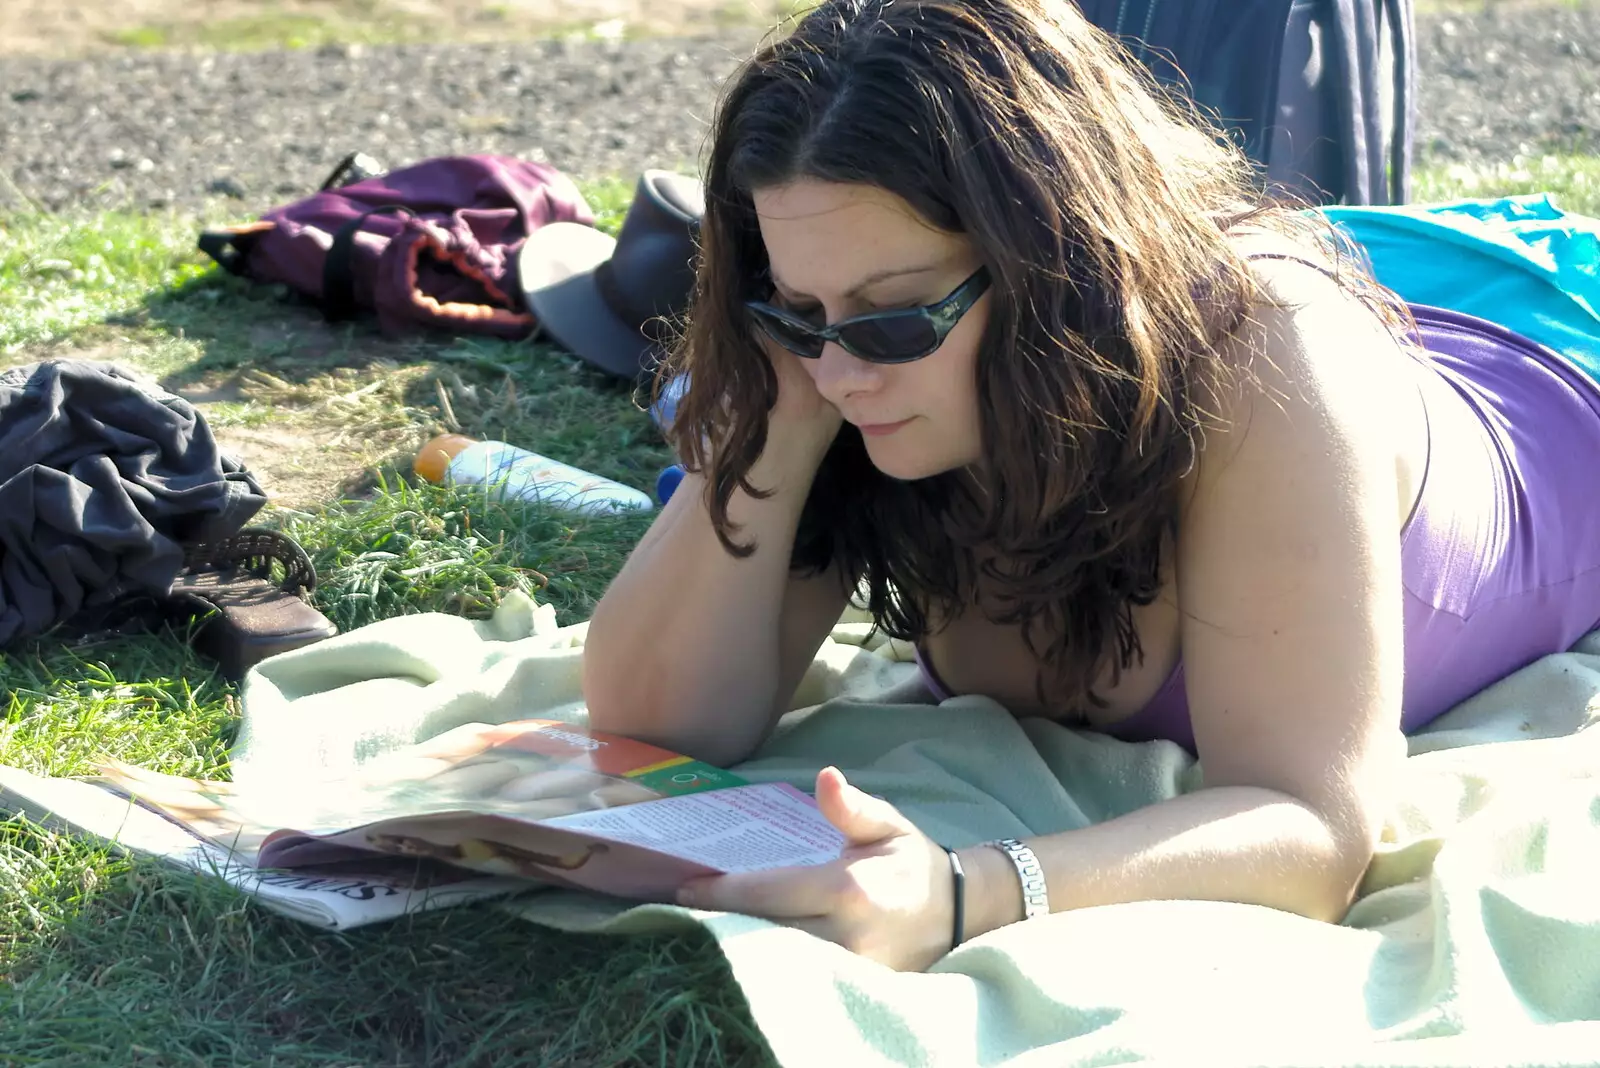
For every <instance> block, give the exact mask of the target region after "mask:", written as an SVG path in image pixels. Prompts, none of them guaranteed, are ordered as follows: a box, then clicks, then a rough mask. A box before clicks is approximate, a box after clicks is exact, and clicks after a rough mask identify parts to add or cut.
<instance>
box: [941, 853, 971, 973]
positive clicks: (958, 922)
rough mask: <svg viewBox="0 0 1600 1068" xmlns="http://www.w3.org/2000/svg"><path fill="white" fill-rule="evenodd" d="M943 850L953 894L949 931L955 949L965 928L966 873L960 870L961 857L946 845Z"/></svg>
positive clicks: (951, 943) (952, 947)
mask: <svg viewBox="0 0 1600 1068" xmlns="http://www.w3.org/2000/svg"><path fill="white" fill-rule="evenodd" d="M944 851H945V853H946V854H948V855H949V857H950V888H951V890H952V891H953V892H954V894H955V918H954V920H953V921H952V924H951V932H950V948H951V949H955V948H956V947H957V946H959V945H960V944H961V936H962V935H964V934H965V933H966V930H967V873H966V872H964V871H962V870H961V858H960V857H958V856H956V851H955V850H954V849H951V848H950V847H949V846H946V847H945V849H944Z"/></svg>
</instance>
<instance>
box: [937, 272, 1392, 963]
mask: <svg viewBox="0 0 1600 1068" xmlns="http://www.w3.org/2000/svg"><path fill="white" fill-rule="evenodd" d="M1271 285H1272V292H1273V293H1274V294H1275V295H1276V296H1277V298H1278V300H1279V302H1280V303H1282V304H1285V305H1291V306H1287V307H1271V306H1269V307H1265V308H1262V309H1260V310H1259V312H1258V314H1257V317H1256V318H1257V322H1256V323H1255V324H1254V325H1253V326H1252V327H1250V328H1248V329H1247V330H1246V331H1245V332H1244V333H1243V334H1241V336H1240V337H1239V338H1238V339H1237V343H1236V344H1235V345H1234V346H1233V351H1232V352H1230V353H1228V354H1227V356H1228V358H1229V359H1230V360H1242V361H1245V366H1246V368H1247V370H1248V371H1249V373H1250V376H1251V377H1248V378H1247V379H1246V380H1245V381H1244V382H1242V383H1241V384H1240V385H1238V386H1237V387H1236V388H1234V389H1232V390H1230V391H1229V392H1228V393H1227V395H1226V396H1224V397H1223V398H1222V399H1221V403H1220V405H1219V407H1221V408H1222V414H1223V416H1224V419H1225V421H1226V427H1227V429H1224V430H1217V431H1212V432H1210V433H1209V434H1208V435H1207V438H1206V441H1205V450H1204V455H1203V456H1202V459H1201V462H1200V464H1199V465H1198V468H1197V472H1196V474H1195V475H1194V476H1193V485H1192V486H1191V487H1190V490H1189V492H1188V494H1187V497H1186V504H1185V508H1184V511H1183V514H1182V516H1181V523H1180V532H1179V545H1178V557H1177V575H1178V579H1177V581H1178V600H1179V604H1180V606H1181V608H1182V611H1183V624H1182V627H1183V629H1182V648H1183V658H1184V665H1185V677H1186V683H1187V689H1188V699H1189V708H1190V715H1191V718H1192V721H1193V725H1194V730H1195V738H1196V744H1197V748H1198V754H1199V758H1200V763H1201V766H1202V769H1203V772H1204V788H1203V789H1201V790H1199V791H1197V792H1195V793H1192V794H1188V795H1184V796H1181V797H1178V798H1175V799H1172V800H1169V801H1166V802H1163V803H1160V804H1157V805H1154V806H1151V807H1149V808H1146V809H1143V810H1140V811H1136V812H1132V813H1129V814H1127V815H1125V816H1122V817H1120V818H1118V819H1114V820H1110V821H1108V822H1106V823H1103V824H1100V825H1097V826H1094V827H1089V828H1085V829H1083V830H1078V831H1070V832H1066V833H1063V834H1057V835H1050V836H1044V837H1041V838H1038V839H1035V840H1033V841H1032V842H1030V845H1032V847H1033V849H1034V851H1035V852H1036V854H1037V855H1038V857H1039V861H1040V866H1041V867H1042V868H1043V869H1044V872H1045V876H1046V884H1047V887H1048V891H1049V895H1050V900H1051V905H1052V908H1054V909H1066V908H1078V907H1082V906H1086V905H1099V904H1109V903H1113V902H1123V901H1141V900H1152V899H1156V900H1159V899H1166V898H1209V899H1215V900H1221V901H1237V902H1246V903H1252V904H1260V905H1267V906H1271V907H1274V908H1279V909H1285V910H1288V911H1291V912H1297V913H1302V914H1304V915H1307V916H1314V917H1318V918H1321V919H1329V920H1332V919H1337V918H1338V917H1339V916H1341V915H1342V914H1343V913H1344V911H1345V909H1346V908H1347V907H1348V905H1349V902H1350V899H1351V896H1352V895H1353V893H1354V891H1355V889H1356V887H1357V885H1358V884H1359V883H1360V880H1361V877H1362V875H1363V873H1364V872H1365V870H1366V868H1367V866H1368V864H1369V863H1370V861H1371V857H1372V852H1373V849H1374V848H1375V845H1376V843H1377V838H1378V834H1379V832H1380V830H1381V825H1382V812H1383V811H1384V808H1385V805H1386V803H1387V801H1388V789H1389V784H1390V782H1391V781H1392V777H1393V774H1394V772H1395V771H1396V768H1397V762H1398V760H1400V759H1401V758H1403V756H1404V752H1405V745H1404V738H1403V736H1402V735H1401V733H1400V730H1399V722H1400V707H1401V689H1402V682H1403V678H1402V676H1403V657H1402V650H1403V637H1404V636H1403V632H1402V604H1403V601H1402V586H1401V574H1400V530H1401V525H1402V516H1403V515H1404V514H1405V512H1406V511H1407V510H1408V509H1409V504H1410V495H1409V492H1408V490H1409V487H1408V486H1406V485H1404V483H1405V482H1406V481H1407V480H1406V479H1404V478H1403V477H1401V474H1400V466H1399V463H1398V457H1399V455H1400V446H1399V444H1398V441H1399V440H1400V438H1399V435H1400V434H1402V433H1404V432H1405V430H1406V428H1405V427H1401V426H1397V425H1395V424H1396V423H1397V420H1396V419H1395V417H1394V415H1393V412H1394V408H1393V407H1392V406H1391V405H1388V404H1386V403H1384V402H1383V401H1382V396H1383V394H1384V392H1385V391H1392V389H1393V388H1394V387H1393V383H1394V382H1395V378H1396V376H1397V375H1400V374H1402V373H1403V369H1402V368H1401V367H1397V366H1396V363H1397V361H1399V360H1403V359H1406V358H1407V357H1406V356H1405V355H1404V354H1403V353H1400V352H1398V351H1397V350H1396V348H1395V345H1394V342H1393V341H1392V340H1390V338H1389V335H1388V334H1387V333H1386V332H1385V331H1384V330H1383V329H1382V328H1381V326H1380V325H1379V324H1377V322H1376V321H1375V320H1373V319H1372V317H1371V316H1370V315H1368V314H1366V313H1365V312H1363V311H1362V310H1361V309H1359V308H1358V307H1356V306H1355V305H1354V304H1353V303H1352V302H1350V301H1349V300H1348V298H1341V297H1340V296H1339V295H1338V294H1337V293H1336V291H1335V290H1334V288H1333V284H1332V283H1331V282H1330V281H1329V280H1327V279H1325V278H1323V277H1322V276H1321V275H1319V274H1316V273H1315V272H1312V271H1311V270H1310V269H1309V268H1305V267H1295V266H1289V267H1287V268H1285V269H1282V270H1276V271H1275V272H1274V276H1273V281H1272V283H1271ZM1302 303H1303V305H1304V306H1302V307H1294V306H1292V305H1295V304H1302ZM1407 388H1408V387H1407ZM963 859H964V861H965V862H966V863H968V864H970V865H971V870H972V875H973V877H972V880H971V882H970V883H969V888H970V890H969V892H971V893H972V894H973V895H974V896H973V898H972V899H971V901H970V904H969V908H970V909H972V910H973V913H974V914H973V915H972V919H971V922H970V926H971V927H972V929H973V930H974V932H976V931H978V930H986V929H989V928H991V927H995V926H999V925H1001V924H1003V923H1006V922H1009V921H1011V920H1015V919H1020V918H1021V916H1022V911H1021V900H1020V896H1019V894H1018V883H1017V876H1016V873H1015V870H1014V869H1013V868H1012V866H1011V861H1010V860H1009V859H1008V858H1007V857H1005V856H1004V855H1003V854H1001V853H1000V852H999V851H998V850H995V849H992V848H980V849H976V850H969V851H965V852H964V853H963Z"/></svg>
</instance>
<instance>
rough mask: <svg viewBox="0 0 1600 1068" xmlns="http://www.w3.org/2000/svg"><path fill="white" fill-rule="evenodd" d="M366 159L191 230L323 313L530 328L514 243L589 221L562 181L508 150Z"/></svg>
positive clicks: (250, 274) (397, 323) (250, 272)
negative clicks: (274, 202)
mask: <svg viewBox="0 0 1600 1068" xmlns="http://www.w3.org/2000/svg"><path fill="white" fill-rule="evenodd" d="M364 161H365V158H364V157H361V156H358V155H352V156H350V157H348V158H346V159H345V160H344V162H342V163H341V164H340V165H339V167H338V169H336V170H335V171H334V172H333V174H332V175H330V176H329V178H328V180H327V181H326V182H324V183H323V186H322V189H321V190H320V191H319V192H317V193H315V194H313V195H312V196H309V197H306V198H305V199H304V200H299V201H296V202H295V203H293V204H288V205H285V206H283V207H279V208H274V209H273V210H272V211H269V212H267V213H266V214H265V215H263V216H262V217H261V218H260V219H259V220H258V221H256V222H253V223H245V224H243V225H240V226H233V227H227V228H225V229H222V230H210V231H207V232H205V233H203V234H201V235H200V248H201V249H202V250H203V251H204V252H205V253H206V254H207V255H209V256H211V258H212V259H214V260H216V261H217V262H218V263H220V264H221V265H222V266H223V267H224V268H226V269H227V270H229V271H232V272H233V273H235V274H238V275H242V276H244V277H246V278H250V279H252V280H255V281H258V282H269V283H271V282H275V283H282V284H284V285H287V286H289V287H290V288H291V289H292V290H294V291H296V292H297V293H299V294H301V295H302V296H304V297H306V298H308V299H310V300H311V301H312V302H313V303H315V304H316V305H317V306H318V307H320V308H321V309H322V312H323V314H324V315H325V316H326V317H327V318H328V319H329V320H332V321H337V320H341V319H348V318H351V317H353V316H354V315H356V314H357V313H358V312H362V311H370V312H375V313H376V315H377V320H378V327H379V329H380V330H382V331H383V332H384V333H385V334H388V335H390V336H401V335H405V334H412V333H415V332H417V330H418V329H419V328H421V327H432V328H437V329H444V330H449V331H452V332H456V333H474V334H489V335H492V336H495V337H504V338H513V339H518V338H523V337H527V336H528V335H529V334H531V333H532V332H533V328H534V319H533V316H532V315H530V314H529V313H528V310H527V306H526V303H525V302H524V300H523V296H522V289H521V286H520V285H519V284H518V281H517V276H516V266H517V251H518V249H519V248H520V247H521V246H522V242H523V241H524V240H525V239H526V238H527V236H528V234H529V233H530V232H531V231H533V230H534V229H536V228H538V227H540V226H543V225H544V224H545V223H550V222H575V223H581V224H584V225H589V226H592V225H593V224H594V212H593V211H592V210H591V209H590V207H589V205H588V203H587V202H586V201H585V200H584V199H583V194H582V193H580V192H579V191H578V187H577V186H576V185H574V184H573V182H572V180H571V179H570V178H568V177H567V176H566V175H564V174H562V173H561V172H560V171H558V170H556V169H555V168H554V167H551V166H549V165H548V164H544V163H533V162H530V161H527V160H519V159H514V158H511V157H506V156H488V155H479V156H446V157H441V158H438V159H430V160H425V161H423V162H421V163H418V164H415V165H413V166H410V167H406V168H403V169H401V170H397V171H391V172H390V173H388V174H381V175H363V174H362V171H363V169H364V168H363V167H362V163H363V162H364ZM352 171H354V174H353V175H352ZM352 177H354V178H355V179H356V180H353V181H352V180H350V179H351V178H352ZM341 180H343V181H344V182H345V183H346V184H340V182H341Z"/></svg>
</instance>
